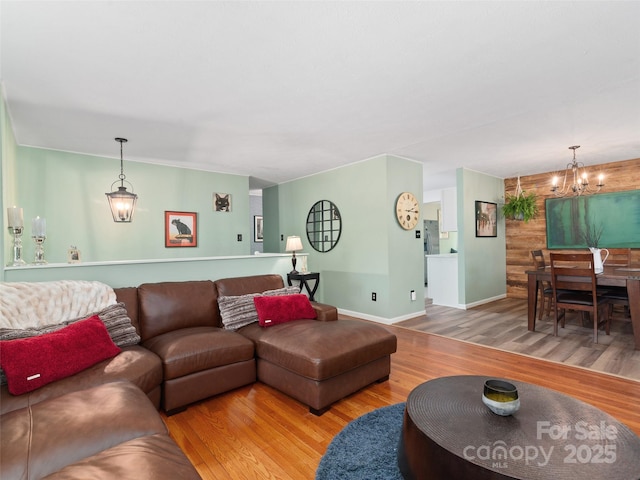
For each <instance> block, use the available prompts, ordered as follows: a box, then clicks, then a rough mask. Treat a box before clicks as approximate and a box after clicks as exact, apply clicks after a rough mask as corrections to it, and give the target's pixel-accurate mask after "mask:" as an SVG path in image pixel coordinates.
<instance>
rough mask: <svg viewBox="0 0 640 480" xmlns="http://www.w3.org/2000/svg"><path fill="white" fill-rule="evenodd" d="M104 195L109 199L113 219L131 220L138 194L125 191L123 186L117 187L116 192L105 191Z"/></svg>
mask: <svg viewBox="0 0 640 480" xmlns="http://www.w3.org/2000/svg"><path fill="white" fill-rule="evenodd" d="M105 195H106V196H107V199H108V200H109V208H111V215H113V221H114V222H118V223H123V222H131V219H132V218H133V212H134V210H135V208H136V201H137V200H138V195H136V194H135V193H130V192H127V188H126V187H124V186H120V187H118V191H116V192H111V193H105Z"/></svg>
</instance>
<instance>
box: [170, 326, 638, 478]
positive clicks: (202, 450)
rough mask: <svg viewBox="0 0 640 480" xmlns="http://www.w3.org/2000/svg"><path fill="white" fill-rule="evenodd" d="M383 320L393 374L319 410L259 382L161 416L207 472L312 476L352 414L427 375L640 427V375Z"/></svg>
mask: <svg viewBox="0 0 640 480" xmlns="http://www.w3.org/2000/svg"><path fill="white" fill-rule="evenodd" d="M385 328H388V329H389V330H390V331H392V332H393V333H395V334H396V336H397V337H398V351H397V352H396V353H395V354H393V355H392V361H391V377H390V380H389V381H388V382H384V383H380V384H373V385H371V386H369V387H367V388H365V389H363V390H361V391H359V392H357V393H355V394H353V395H351V396H349V397H348V398H345V399H343V400H341V401H339V402H337V403H336V404H334V405H333V406H332V408H331V409H330V410H329V411H328V412H326V413H325V414H324V415H322V416H320V417H316V416H314V415H312V414H310V413H309V411H308V408H307V407H305V406H304V405H302V404H300V403H299V402H297V401H295V400H293V399H291V398H289V397H287V396H286V395H283V394H281V393H279V392H278V391H276V390H274V389H272V388H270V387H268V386H265V385H263V384H261V383H259V382H258V383H255V384H253V385H250V386H247V387H244V388H240V389H237V390H235V391H232V392H228V393H226V394H222V395H218V396H216V397H213V398H211V399H208V400H206V401H203V402H200V403H197V404H194V405H192V406H190V407H189V408H188V409H187V410H186V411H184V412H182V413H179V414H176V415H174V416H172V417H163V418H164V420H165V423H166V424H167V426H168V427H169V430H170V432H171V435H172V436H173V438H174V439H175V440H176V441H177V442H178V444H179V445H180V446H181V448H182V449H183V451H184V452H185V453H186V454H187V456H188V457H189V459H190V460H191V461H192V462H193V464H194V465H195V466H196V468H197V469H198V471H199V473H200V475H201V476H202V478H203V479H205V480H209V479H292V480H293V479H295V480H298V479H313V478H314V476H315V471H316V468H317V466H318V463H319V461H320V458H321V457H322V455H323V454H324V452H325V450H326V448H327V446H328V445H329V443H330V442H331V439H332V438H333V437H334V436H335V435H336V434H337V433H338V432H339V431H340V430H341V429H342V428H343V427H344V426H345V425H346V424H347V423H348V422H350V421H351V420H353V419H355V418H357V417H359V416H360V415H363V414H365V413H367V412H369V411H371V410H374V409H376V408H379V407H382V406H385V405H391V404H394V403H398V402H403V401H405V400H406V398H407V396H408V395H409V393H410V392H411V390H412V389H413V388H415V387H416V386H417V385H419V384H421V383H423V382H425V381H427V380H429V379H432V378H436V377H441V376H447V375H483V376H487V377H503V378H511V379H515V380H520V381H524V382H530V383H535V384H538V385H542V386H544V387H548V388H552V389H554V390H558V391H560V392H563V393H566V394H568V395H571V396H573V397H575V398H578V399H580V400H583V401H585V402H587V403H590V404H592V405H594V406H596V407H598V408H600V409H602V410H604V411H606V412H607V413H609V414H611V415H613V416H614V417H616V418H617V419H618V420H620V421H621V422H623V423H625V424H626V425H627V426H628V427H629V428H631V429H632V430H633V431H634V432H635V433H636V434H639V435H640V410H639V409H638V400H639V399H640V382H637V381H634V380H630V379H624V378H621V377H616V376H612V375H606V374H602V373H598V372H594V371H590V370H586V369H583V368H576V367H572V366H567V365H563V364H561V363H554V362H547V361H544V360H539V359H535V358H532V357H529V356H524V355H519V354H514V353H509V352H505V351H502V350H497V349H493V348H489V347H483V346H480V345H475V344H472V343H468V342H463V341H459V340H455V339H449V338H445V337H442V336H437V335H432V334H429V333H424V332H419V331H415V330H410V329H408V328H404V327H397V326H390V327H385ZM479 395H480V393H479ZM478 401H480V399H478ZM523 401H526V400H525V399H523ZM381 441H384V432H381Z"/></svg>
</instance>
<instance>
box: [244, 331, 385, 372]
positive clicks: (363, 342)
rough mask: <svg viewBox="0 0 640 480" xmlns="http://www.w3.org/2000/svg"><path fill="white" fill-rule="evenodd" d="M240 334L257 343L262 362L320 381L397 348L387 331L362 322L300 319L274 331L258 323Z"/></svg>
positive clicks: (257, 350) (257, 352)
mask: <svg viewBox="0 0 640 480" xmlns="http://www.w3.org/2000/svg"><path fill="white" fill-rule="evenodd" d="M238 332H239V333H240V334H241V335H243V336H245V337H247V338H249V339H250V340H253V342H254V343H255V344H256V356H257V357H258V361H261V360H264V361H267V362H270V363H272V364H275V365H278V366H280V367H282V368H284V369H287V370H289V371H291V372H295V373H296V374H298V375H302V376H304V377H307V378H310V379H313V380H316V381H322V380H326V379H328V378H331V377H334V376H336V375H340V374H342V373H344V372H346V371H348V370H351V369H354V368H356V367H359V366H362V365H365V364H367V363H369V362H372V361H374V360H377V359H379V358H382V357H385V356H388V355H390V354H392V353H393V352H395V351H396V346H397V340H396V336H395V335H394V334H392V333H391V332H389V331H388V330H387V329H386V328H384V327H383V326H381V325H376V324H373V323H370V322H365V321H360V320H337V321H335V322H319V321H317V320H298V321H296V322H291V323H286V324H282V325H275V326H273V327H270V328H262V327H260V325H258V324H257V323H254V324H251V325H247V326H246V327H243V328H241V329H240V330H238ZM259 376H260V366H259V365H258V377H259Z"/></svg>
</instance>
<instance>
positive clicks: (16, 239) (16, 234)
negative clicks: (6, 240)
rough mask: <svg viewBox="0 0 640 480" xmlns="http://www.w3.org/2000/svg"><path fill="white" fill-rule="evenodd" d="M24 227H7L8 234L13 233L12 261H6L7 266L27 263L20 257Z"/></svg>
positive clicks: (18, 265) (19, 265) (20, 265)
mask: <svg viewBox="0 0 640 480" xmlns="http://www.w3.org/2000/svg"><path fill="white" fill-rule="evenodd" d="M23 231H24V227H22V226H15V227H9V234H10V235H13V261H12V262H9V263H7V267H22V266H23V265H26V264H27V263H26V262H25V261H24V260H23V259H22V232H23Z"/></svg>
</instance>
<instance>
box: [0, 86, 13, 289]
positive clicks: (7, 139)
mask: <svg viewBox="0 0 640 480" xmlns="http://www.w3.org/2000/svg"><path fill="white" fill-rule="evenodd" d="M0 155H1V157H0V185H2V195H0V212H2V215H1V217H2V235H0V252H2V255H1V256H0V259H1V260H2V261H3V264H6V263H7V262H8V261H9V260H11V259H12V258H13V254H12V253H11V252H12V247H13V242H12V241H10V239H9V237H8V233H7V232H8V230H7V227H8V225H7V219H6V213H5V212H6V208H7V206H9V205H11V206H13V205H14V204H16V201H15V196H16V182H15V169H16V141H15V138H14V136H13V128H12V126H11V118H10V117H9V112H8V111H7V106H6V104H5V101H4V97H2V98H1V99H0ZM5 254H6V256H5ZM5 259H6V260H5ZM3 279H4V272H3V273H0V280H3Z"/></svg>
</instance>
